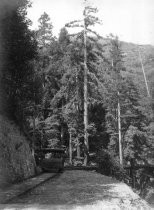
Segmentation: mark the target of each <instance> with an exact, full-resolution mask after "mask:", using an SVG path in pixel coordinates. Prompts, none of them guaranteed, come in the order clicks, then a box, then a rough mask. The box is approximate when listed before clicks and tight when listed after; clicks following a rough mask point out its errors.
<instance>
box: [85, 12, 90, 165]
mask: <svg viewBox="0 0 154 210" xmlns="http://www.w3.org/2000/svg"><path fill="white" fill-rule="evenodd" d="M85 21H86V10H84V144H85V148H86V150H87V151H89V144H88V132H87V128H88V89H87V83H88V78H87V76H88V75H87V74H88V68H87V30H86V22H85ZM87 162H88V156H87V153H86V152H85V153H84V165H85V166H86V165H87Z"/></svg>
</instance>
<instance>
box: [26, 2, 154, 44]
mask: <svg viewBox="0 0 154 210" xmlns="http://www.w3.org/2000/svg"><path fill="white" fill-rule="evenodd" d="M31 1H32V2H33V4H32V7H31V8H29V9H28V17H29V18H30V19H31V20H32V22H33V25H32V28H33V29H37V28H38V19H39V17H40V16H41V15H42V14H43V13H44V12H46V13H47V14H48V15H49V16H50V18H51V22H52V24H53V27H54V28H53V34H54V35H55V36H58V34H59V31H60V29H61V28H62V27H64V25H65V23H68V22H70V21H73V20H77V19H82V11H83V6H84V5H83V0H31ZM90 2H91V4H92V5H93V6H94V7H97V8H98V10H99V12H98V14H97V16H98V17H99V18H100V19H101V20H102V25H101V26H97V27H96V28H95V29H96V31H97V32H98V33H99V34H100V35H102V36H104V37H106V36H107V35H109V34H110V33H112V34H114V35H117V36H118V37H119V39H120V40H122V41H126V42H132V43H136V44H151V45H154V0H90Z"/></svg>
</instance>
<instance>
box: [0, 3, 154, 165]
mask: <svg viewBox="0 0 154 210" xmlns="http://www.w3.org/2000/svg"><path fill="white" fill-rule="evenodd" d="M21 2H22V3H21V5H18V7H17V8H15V9H12V10H11V11H10V12H6V14H5V15H4V18H3V19H2V21H1V24H2V26H3V34H2V37H3V49H5V56H6V63H4V65H3V71H2V79H1V81H2V83H1V84H3V90H4V91H3V101H4V102H5V103H4V104H7V106H5V110H4V111H5V113H7V115H8V117H9V118H11V119H13V120H14V121H15V122H16V123H17V124H18V125H19V126H20V127H21V129H22V130H23V131H24V133H25V134H26V135H27V137H28V139H29V140H30V144H31V147H32V149H33V151H35V150H37V149H41V148H45V147H60V146H65V147H66V148H67V149H68V151H69V157H70V159H69V161H70V164H73V163H74V160H76V159H78V160H82V159H83V163H82V164H84V165H88V164H90V157H91V154H92V153H95V154H100V153H101V154H106V153H107V154H109V156H112V157H113V158H114V159H115V160H116V161H117V162H119V163H120V165H121V166H123V165H126V164H127V162H128V161H130V160H131V159H135V160H136V161H141V160H142V161H147V160H148V158H152V147H153V142H152V139H153V137H154V130H153V111H154V105H153V101H152V99H153V97H154V92H153V88H154V84H153V83H152V82H151V83H150V87H149V88H150V96H148V95H147V91H146V86H145V83H144V81H142V79H141V80H140V78H142V76H143V75H138V74H137V73H136V72H135V71H134V72H133V71H132V68H131V67H130V66H129V65H128V62H127V54H126V52H124V51H123V50H122V49H123V48H122V42H120V41H119V40H118V38H117V37H115V36H113V35H110V36H109V37H107V38H103V37H101V36H100V35H98V34H97V32H96V31H93V29H94V26H95V24H101V21H100V20H99V19H98V18H97V9H96V8H93V7H90V6H85V8H84V10H83V19H81V20H79V21H78V20H72V22H70V23H66V25H65V27H63V28H62V29H61V31H60V33H59V36H58V37H54V36H53V33H52V29H53V27H54V26H53V25H52V21H51V20H50V17H49V15H48V14H47V13H45V12H44V13H43V14H42V15H41V17H40V18H39V20H38V22H39V28H38V30H36V31H31V30H30V29H29V25H30V21H29V20H28V19H27V17H26V9H27V6H28V5H29V2H28V1H21ZM76 27H77V28H78V32H77V33H76V34H70V33H69V30H70V28H76ZM102 27H103V26H102ZM153 59H154V58H153ZM139 65H140V63H138V66H139ZM140 68H141V67H140ZM101 157H103V156H101Z"/></svg>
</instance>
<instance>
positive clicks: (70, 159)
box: [69, 131, 72, 165]
mask: <svg viewBox="0 0 154 210" xmlns="http://www.w3.org/2000/svg"><path fill="white" fill-rule="evenodd" d="M69 134H70V139H69V163H70V164H71V165H72V132H71V131H70V132H69Z"/></svg>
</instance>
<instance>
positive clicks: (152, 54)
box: [121, 42, 154, 90]
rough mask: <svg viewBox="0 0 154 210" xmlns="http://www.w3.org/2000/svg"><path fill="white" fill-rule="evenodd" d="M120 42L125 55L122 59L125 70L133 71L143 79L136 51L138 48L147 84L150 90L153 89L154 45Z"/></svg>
mask: <svg viewBox="0 0 154 210" xmlns="http://www.w3.org/2000/svg"><path fill="white" fill-rule="evenodd" d="M121 44H122V50H123V52H124V55H125V58H124V61H125V65H126V67H127V70H128V71H129V72H131V73H135V74H136V75H137V76H138V79H139V80H142V81H144V78H143V72H142V68H141V62H140V58H139V52H138V49H139V50H140V53H141V57H142V62H143V66H144V69H145V73H146V76H147V81H148V85H149V87H150V89H151V90H152V89H154V46H151V45H140V46H139V47H138V45H136V44H132V43H126V42H121Z"/></svg>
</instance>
